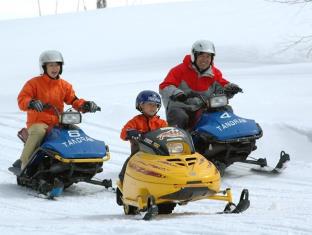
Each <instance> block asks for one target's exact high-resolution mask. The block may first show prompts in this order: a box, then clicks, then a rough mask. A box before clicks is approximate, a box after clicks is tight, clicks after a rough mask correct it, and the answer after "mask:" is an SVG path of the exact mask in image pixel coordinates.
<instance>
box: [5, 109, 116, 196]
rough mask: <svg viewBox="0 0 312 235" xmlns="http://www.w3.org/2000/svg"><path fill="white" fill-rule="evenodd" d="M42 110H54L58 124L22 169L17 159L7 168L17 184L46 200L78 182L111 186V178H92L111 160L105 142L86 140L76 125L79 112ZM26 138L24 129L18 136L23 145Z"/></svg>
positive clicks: (79, 119) (79, 118)
mask: <svg viewBox="0 0 312 235" xmlns="http://www.w3.org/2000/svg"><path fill="white" fill-rule="evenodd" d="M45 108H46V109H50V108H52V109H53V110H54V112H55V113H56V115H57V116H58V117H59V125H57V126H54V127H53V128H52V129H51V131H49V132H48V133H47V135H46V137H45V139H44V140H43V142H42V144H41V146H40V147H39V148H37V149H36V150H35V151H34V153H33V154H32V156H31V158H30V160H29V162H28V164H27V165H26V167H25V168H24V169H23V170H21V168H20V160H18V161H16V162H15V163H14V164H13V166H12V167H10V168H9V170H10V171H11V172H13V173H14V174H15V175H16V176H17V184H18V185H21V186H26V187H29V188H32V189H34V190H36V191H38V192H39V194H40V195H45V196H46V197H48V198H53V197H55V196H59V195H60V194H61V193H62V192H63V189H64V188H68V187H69V186H71V185H72V184H74V183H78V182H81V181H83V182H87V183H92V184H97V185H102V186H104V187H106V188H109V187H112V181H111V180H110V179H105V180H103V181H99V180H94V179H92V178H93V176H94V175H95V174H97V173H100V172H102V171H103V168H102V165H103V162H105V161H107V160H109V159H110V153H109V149H108V146H107V145H105V143H104V141H100V140H96V139H93V138H91V137H89V136H88V135H86V134H85V133H84V132H83V130H81V129H80V128H79V127H78V126H76V124H79V123H81V120H82V115H81V113H80V112H78V111H74V110H72V109H69V110H67V111H65V112H63V113H59V112H58V110H57V109H56V108H55V107H54V106H51V105H45ZM100 110H101V109H100V107H98V111H100ZM27 135H28V133H27V130H26V128H23V129H22V130H21V131H19V133H18V137H19V138H20V139H21V140H22V141H23V142H24V143H25V142H26V140H27Z"/></svg>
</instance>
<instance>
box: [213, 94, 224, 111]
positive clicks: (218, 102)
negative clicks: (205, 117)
mask: <svg viewBox="0 0 312 235" xmlns="http://www.w3.org/2000/svg"><path fill="white" fill-rule="evenodd" d="M227 104H228V98H227V97H226V96H225V95H222V96H214V97H211V98H210V107H211V108H219V107H223V106H225V105H227Z"/></svg>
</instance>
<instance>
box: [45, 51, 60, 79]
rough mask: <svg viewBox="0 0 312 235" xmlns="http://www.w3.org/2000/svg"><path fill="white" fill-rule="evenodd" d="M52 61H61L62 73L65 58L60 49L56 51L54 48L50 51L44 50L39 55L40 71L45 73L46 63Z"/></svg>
mask: <svg viewBox="0 0 312 235" xmlns="http://www.w3.org/2000/svg"><path fill="white" fill-rule="evenodd" d="M51 62H57V63H61V71H60V74H62V67H63V64H64V59H63V56H62V54H61V52H59V51H54V50H49V51H44V52H42V53H41V55H40V57H39V68H40V73H41V74H44V72H45V71H44V68H43V67H44V65H45V64H46V63H51Z"/></svg>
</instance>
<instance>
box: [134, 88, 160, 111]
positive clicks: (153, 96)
mask: <svg viewBox="0 0 312 235" xmlns="http://www.w3.org/2000/svg"><path fill="white" fill-rule="evenodd" d="M145 102H151V103H155V104H156V105H157V107H158V110H159V109H160V107H161V98H160V95H158V93H157V92H155V91H150V90H145V91H141V92H140V93H139V94H138V96H137V98H136V101H135V108H136V109H137V110H139V111H140V112H142V110H141V108H140V104H143V103H145ZM158 110H157V111H158Z"/></svg>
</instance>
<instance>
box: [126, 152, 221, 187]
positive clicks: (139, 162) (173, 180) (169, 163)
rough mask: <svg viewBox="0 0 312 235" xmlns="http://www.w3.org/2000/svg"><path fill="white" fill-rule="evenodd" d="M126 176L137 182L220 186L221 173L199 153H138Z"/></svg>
mask: <svg viewBox="0 0 312 235" xmlns="http://www.w3.org/2000/svg"><path fill="white" fill-rule="evenodd" d="M126 174H127V176H129V177H132V178H133V179H135V180H139V181H143V182H149V183H156V184H171V185H173V184H174V185H187V184H193V185H194V186H195V185H196V184H202V183H213V182H218V183H217V184H218V185H219V184H220V174H219V171H218V170H217V169H216V167H215V166H214V165H213V164H212V163H211V162H209V161H208V160H207V159H206V158H205V157H203V156H202V155H200V154H198V153H194V154H189V155H176V156H159V155H152V154H148V153H144V152H138V153H136V154H135V155H134V156H133V157H132V158H131V160H130V161H129V163H128V167H127V172H126Z"/></svg>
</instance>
